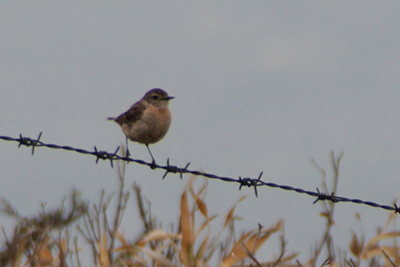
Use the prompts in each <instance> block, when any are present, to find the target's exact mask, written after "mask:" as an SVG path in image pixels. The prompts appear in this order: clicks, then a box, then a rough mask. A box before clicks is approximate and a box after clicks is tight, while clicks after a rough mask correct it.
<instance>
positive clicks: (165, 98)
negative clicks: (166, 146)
mask: <svg viewBox="0 0 400 267" xmlns="http://www.w3.org/2000/svg"><path fill="white" fill-rule="evenodd" d="M171 99H174V97H173V96H169V95H168V93H167V92H165V91H164V90H163V89H159V88H154V89H152V90H150V91H148V92H147V93H146V94H145V95H144V97H143V98H142V99H140V100H139V101H138V102H136V103H135V104H133V105H132V106H131V107H130V108H129V109H128V110H127V111H126V112H124V113H122V114H121V115H119V116H118V117H117V118H112V117H109V118H107V119H108V120H113V121H115V122H116V123H118V124H119V126H121V129H122V131H123V132H124V134H125V135H126V154H127V156H128V157H129V155H130V153H129V149H128V139H129V140H131V141H133V142H138V143H140V144H144V145H146V147H147V149H148V150H149V153H150V156H151V159H152V168H155V165H156V162H155V160H154V157H153V154H152V153H151V151H150V148H149V145H150V144H154V143H157V142H158V141H160V140H161V139H162V138H163V137H164V136H165V135H166V134H167V132H168V129H169V126H170V125H171V112H170V110H169V108H168V103H169V100H171Z"/></svg>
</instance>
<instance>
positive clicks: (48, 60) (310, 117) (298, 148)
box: [0, 1, 400, 259]
mask: <svg viewBox="0 0 400 267" xmlns="http://www.w3.org/2000/svg"><path fill="white" fill-rule="evenodd" d="M399 13H400V4H399V2H396V1H387V2H384V3H383V2H377V1H376V2H360V1H218V2H214V1H201V2H187V1H168V2H163V1H118V2H110V1H95V2H82V1H67V2H59V1H57V2H48V1H3V2H2V3H0V57H1V63H0V79H1V81H2V82H1V83H2V86H1V88H0V92H1V98H0V135H3V136H4V135H6V136H12V137H17V136H18V135H19V134H22V135H24V136H28V137H32V138H36V137H37V136H38V134H39V132H43V136H42V138H41V140H42V141H43V142H46V143H54V144H58V145H70V146H73V147H77V148H83V149H87V150H93V147H94V146H96V147H97V148H98V149H100V150H106V151H109V152H114V151H115V149H116V148H117V147H118V146H119V145H121V144H123V143H124V142H125V136H124V135H123V133H122V131H121V130H120V128H119V127H118V125H117V124H115V123H113V122H109V121H106V120H105V119H106V117H108V116H117V115H119V114H120V113H122V112H124V111H126V110H127V109H128V108H129V107H130V105H132V104H133V103H134V102H136V101H137V100H139V99H140V98H141V97H142V96H143V95H144V94H145V93H146V92H147V91H148V90H150V89H152V88H154V87H159V88H163V89H164V90H166V91H167V92H168V93H169V94H170V95H172V96H175V97H176V98H175V99H174V100H173V101H171V102H170V109H171V111H172V115H173V121H172V125H171V128H170V131H169V133H168V135H167V136H166V137H165V138H164V139H163V140H162V141H161V142H160V143H158V144H156V145H154V146H152V147H151V149H152V152H153V155H154V157H155V158H156V160H157V163H159V164H166V160H167V158H169V159H170V162H171V164H174V165H178V166H182V167H183V166H185V165H186V163H187V162H191V165H190V168H191V169H194V170H204V171H206V172H210V173H214V174H218V175H221V176H229V177H233V178H238V177H239V176H242V177H252V178H257V177H258V175H259V173H260V172H261V171H264V175H263V181H266V182H273V183H278V184H283V185H290V186H294V187H300V188H303V189H307V190H315V188H316V187H320V188H321V184H322V176H321V173H320V172H319V171H318V170H317V169H316V168H315V166H314V165H313V164H312V163H311V161H312V160H313V159H314V160H315V161H316V162H317V163H318V164H319V165H320V166H321V167H322V168H324V169H325V170H326V171H327V178H328V180H327V183H328V185H331V182H332V177H333V174H332V171H331V170H332V169H331V163H330V153H331V151H335V154H336V155H339V154H340V152H342V151H344V156H343V159H342V162H341V168H340V178H339V186H338V191H337V195H340V196H345V197H350V198H360V199H363V200H369V201H375V202H378V203H381V204H387V205H392V203H393V201H394V200H395V199H396V198H397V197H398V195H399V187H398V186H397V181H398V180H399V173H400V165H399V159H400V154H399V151H400V141H399V138H398V135H399V132H400V123H399V120H398V117H397V116H398V114H399V111H400V105H399V102H400V75H399V73H400V50H399V43H400V31H399V26H398V25H400V16H399ZM130 151H131V154H132V157H133V158H139V159H143V160H146V161H149V162H150V156H149V154H148V152H147V149H146V147H145V146H143V145H139V144H136V143H130ZM0 155H1V156H0V157H1V163H0V168H1V173H0V184H1V189H0V196H1V197H4V198H6V199H7V200H9V201H10V202H11V203H13V204H14V205H15V207H17V208H18V211H19V212H20V213H21V214H23V215H26V216H29V215H34V214H36V213H37V212H39V211H40V203H47V206H48V207H52V206H57V205H59V203H60V202H61V200H62V198H63V196H65V195H67V194H68V193H69V192H71V190H72V188H77V189H78V190H80V191H81V192H83V197H84V198H85V199H88V200H89V201H91V202H94V201H96V200H98V198H99V192H100V191H101V189H103V188H104V189H106V190H107V192H112V191H115V190H117V173H116V170H115V169H112V168H111V167H110V164H109V163H108V162H103V161H100V162H99V164H97V165H96V163H95V158H94V157H90V156H85V155H80V154H76V153H72V152H67V151H60V150H51V149H45V148H37V149H36V152H35V155H34V156H31V150H30V148H26V147H21V148H20V149H18V144H17V143H12V142H6V141H1V142H0ZM126 175H127V183H128V187H129V188H130V187H131V185H132V184H133V182H134V181H135V182H136V183H137V184H139V185H140V186H142V188H143V194H144V195H146V197H147V198H148V199H149V200H150V201H151V202H152V211H153V212H154V213H155V214H157V217H158V219H159V220H161V221H163V222H165V225H167V224H168V223H172V222H177V221H178V219H179V218H178V216H179V199H180V195H181V193H182V191H183V190H184V188H185V186H186V184H187V181H188V178H189V175H187V176H185V177H184V179H183V180H180V179H179V176H178V175H168V176H167V178H166V179H164V180H162V179H161V178H162V175H163V172H162V171H160V170H157V171H152V170H150V169H149V168H147V167H144V166H141V165H137V164H129V165H128V166H127V173H126ZM198 181H199V183H200V184H201V183H202V180H200V179H199V180H198ZM243 195H249V197H248V198H247V199H246V200H245V201H243V202H242V203H240V204H239V206H238V208H237V211H236V213H237V214H238V215H241V216H242V217H243V220H242V221H240V222H239V223H238V230H244V229H250V228H251V229H253V228H257V224H258V223H260V224H262V225H264V226H270V225H272V224H274V223H276V222H277V221H278V220H280V219H284V220H285V234H286V238H287V240H288V241H289V244H288V249H289V250H290V251H298V252H300V253H301V255H300V259H301V258H302V257H304V259H307V258H308V257H309V256H310V248H311V247H312V246H313V245H315V243H316V241H317V240H318V239H319V238H320V236H319V235H320V233H322V229H324V224H325V221H324V219H323V218H321V217H320V216H319V213H320V212H321V210H322V208H321V206H320V205H319V204H316V205H312V203H313V201H314V199H313V198H310V197H308V196H305V195H300V194H296V193H293V192H287V191H282V190H279V189H272V188H267V187H262V188H259V190H258V198H256V197H255V196H254V190H253V189H252V188H242V190H241V191H239V190H238V185H237V184H228V183H224V182H221V181H215V180H210V181H209V189H208V195H207V198H206V201H207V203H208V204H212V205H211V206H210V207H211V208H210V210H209V213H210V214H220V213H222V214H223V213H224V212H226V211H227V210H228V209H230V208H231V207H232V206H233V205H234V203H235V202H236V201H237V200H238V199H239V198H240V197H242V196H243ZM335 212H336V214H335V219H336V221H335V222H336V226H335V228H334V231H333V236H334V237H335V238H337V239H336V241H337V245H338V246H343V247H345V248H346V246H348V243H349V241H350V240H351V237H352V236H351V230H352V229H355V230H359V229H360V227H359V224H358V222H357V220H356V219H355V217H354V214H356V213H357V212H359V213H360V216H361V220H362V222H363V227H364V229H365V232H366V237H367V238H371V237H373V236H374V235H375V229H376V227H378V226H383V225H384V223H385V222H386V219H387V217H388V216H389V214H390V212H388V211H384V210H381V209H377V208H371V207H366V206H361V205H355V204H347V203H346V204H344V203H339V204H337V205H336V211H335ZM137 216H138V215H137V210H136V208H135V205H134V202H133V201H132V203H131V206H130V207H129V206H128V209H127V212H126V214H125V218H124V222H123V225H122V227H121V228H122V229H125V230H126V231H125V232H126V233H127V234H131V235H132V237H134V236H135V233H136V232H137V231H138V228H139V225H136V224H135V223H137ZM13 223H14V222H13V221H12V220H10V219H9V218H6V217H4V216H0V225H1V226H4V227H5V229H6V230H7V231H10V230H11V229H12V226H13ZM214 223H215V225H217V226H219V225H222V223H223V222H222V219H220V220H216V221H215V222H214ZM217 228H218V227H217ZM276 247H277V246H276V245H272V246H271V248H274V249H268V246H266V247H265V248H266V249H265V250H263V249H261V250H260V253H259V255H263V256H260V258H261V259H263V257H264V256H265V257H266V258H271V257H272V255H275V254H277V253H279V252H278V251H277V250H276V249H275V248H276Z"/></svg>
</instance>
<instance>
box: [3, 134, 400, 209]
mask: <svg viewBox="0 0 400 267" xmlns="http://www.w3.org/2000/svg"><path fill="white" fill-rule="evenodd" d="M41 137H42V133H40V134H39V136H38V138H37V139H32V138H30V137H23V136H22V134H20V135H19V138H13V137H9V136H0V139H2V140H5V141H14V142H18V143H19V144H18V148H20V147H21V146H27V147H30V146H31V147H32V155H33V154H34V152H35V148H37V147H48V148H51V149H62V150H68V151H74V152H77V153H81V154H86V155H93V156H95V157H96V164H97V163H98V162H99V160H100V159H102V160H109V161H110V164H111V167H112V168H113V167H114V165H113V161H114V160H122V161H126V162H135V163H138V164H141V165H147V166H148V167H149V168H151V169H153V168H154V167H155V168H154V169H162V170H165V173H164V175H163V177H162V179H164V178H165V177H166V176H167V175H168V174H169V173H174V174H175V173H179V175H180V178H181V179H182V175H183V174H185V173H190V174H193V175H198V176H204V177H206V178H209V179H217V180H221V181H224V182H230V183H238V184H239V190H241V189H242V187H254V193H255V195H256V197H258V191H257V187H260V186H268V187H272V188H280V189H283V190H287V191H294V192H297V193H300V194H307V195H309V196H312V197H316V198H317V199H316V200H315V201H314V202H313V203H314V204H315V203H317V202H318V201H325V200H327V201H332V202H333V203H339V202H350V203H355V204H362V205H367V206H371V207H375V208H381V209H385V210H390V211H394V212H395V213H400V207H399V206H397V204H393V206H388V205H380V204H378V203H375V202H371V201H364V200H361V199H350V198H346V197H340V196H336V195H335V192H332V193H331V194H326V193H323V192H320V191H319V189H318V188H317V189H316V192H314V191H307V190H304V189H301V188H295V187H291V186H287V185H278V184H274V183H267V182H264V181H262V180H261V177H262V175H263V172H261V173H260V174H259V176H258V178H250V177H245V178H242V177H241V176H239V178H238V179H234V178H230V177H223V176H218V175H215V174H211V173H206V172H200V171H194V170H189V169H188V167H189V165H190V162H189V163H187V164H186V166H185V167H184V168H180V167H178V166H175V165H170V161H169V159H168V160H167V165H166V166H161V165H158V164H156V165H155V166H154V164H153V163H149V162H145V161H143V160H141V159H133V158H130V157H121V156H119V155H117V152H118V151H119V147H118V148H117V149H116V150H115V152H114V153H109V152H107V151H102V150H97V147H94V151H87V150H84V149H80V148H73V147H70V146H60V145H55V144H46V143H43V142H42V141H40V138H41Z"/></svg>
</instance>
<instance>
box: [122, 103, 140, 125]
mask: <svg viewBox="0 0 400 267" xmlns="http://www.w3.org/2000/svg"><path fill="white" fill-rule="evenodd" d="M145 109H146V106H145V105H144V104H143V103H141V102H137V103H135V104H134V105H133V106H131V107H130V108H129V109H128V110H127V111H126V112H125V113H122V114H121V115H119V116H118V118H116V119H115V122H117V123H118V124H119V125H122V124H124V123H135V122H136V121H138V120H140V118H142V116H143V112H144V110H145Z"/></svg>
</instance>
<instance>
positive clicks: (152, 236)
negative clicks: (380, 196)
mask: <svg viewBox="0 0 400 267" xmlns="http://www.w3.org/2000/svg"><path fill="white" fill-rule="evenodd" d="M342 156H343V154H341V155H340V156H339V157H335V156H334V155H333V153H332V169H333V188H334V189H335V191H336V189H337V184H338V181H339V166H340V160H341V158H342ZM314 164H315V166H316V167H317V168H318V170H319V171H321V174H322V176H323V188H324V189H325V191H328V190H327V188H328V186H327V185H326V180H327V179H326V173H325V171H324V169H323V168H321V167H320V166H319V165H318V164H317V163H315V162H314ZM118 177H119V179H118V181H119V190H118V192H117V194H115V196H114V194H112V195H110V196H108V197H107V196H106V192H105V191H103V192H102V193H101V194H100V199H99V201H98V202H97V203H96V204H94V205H92V206H90V207H89V206H88V204H87V203H86V202H84V201H82V200H80V198H79V194H77V193H76V192H75V191H74V192H73V193H72V194H71V204H70V205H69V206H71V207H70V208H69V209H68V210H67V208H66V207H65V206H66V205H64V201H63V202H62V204H61V207H60V208H58V209H55V210H52V211H46V209H45V206H42V211H41V212H40V214H39V215H37V216H35V217H32V218H26V217H23V216H21V215H20V214H18V212H17V211H16V209H15V208H13V207H12V205H11V204H10V203H8V202H7V201H5V200H2V202H1V207H0V211H1V212H2V213H3V214H5V215H8V216H10V217H13V218H15V220H16V226H15V229H14V232H13V233H8V234H7V233H5V232H4V229H3V233H4V238H5V241H4V245H3V248H2V250H1V251H0V266H13V267H20V266H82V260H81V257H80V255H81V254H85V255H90V253H91V254H92V259H93V266H100V267H111V266H171V267H172V266H185V267H191V266H193V267H194V266H211V265H212V263H214V265H215V263H216V262H217V264H218V265H219V266H222V267H230V266H243V267H244V266H270V267H272V266H352V267H354V266H400V255H399V247H398V245H397V238H398V237H399V235H400V231H395V230H389V226H390V225H395V219H396V214H390V216H389V218H388V219H387V222H386V224H385V226H384V227H382V228H379V229H378V232H377V235H376V236H375V237H374V238H372V239H371V240H365V237H364V234H363V231H361V232H362V234H361V235H357V234H356V233H355V231H353V232H352V233H350V234H351V235H352V237H353V238H352V240H351V242H350V244H349V245H348V248H345V249H339V248H335V246H334V239H333V236H332V235H331V230H332V228H333V227H335V223H334V208H335V205H334V203H330V202H323V204H322V207H323V211H322V212H321V214H320V215H321V216H322V217H323V218H325V222H326V224H325V230H324V232H322V233H321V239H320V240H319V241H318V245H316V246H315V247H312V246H311V245H310V248H311V249H312V251H313V253H312V255H311V256H310V258H309V259H308V260H307V261H306V262H304V263H301V261H300V260H299V259H298V254H297V253H288V252H287V251H288V249H287V244H286V241H285V236H284V229H283V224H284V222H283V221H282V220H280V221H278V222H277V223H276V224H274V225H271V226H269V227H264V226H262V225H261V224H259V225H258V226H257V227H255V228H254V229H246V230H244V231H243V232H242V234H241V235H240V236H239V237H236V234H237V230H236V229H235V221H236V220H238V219H240V217H239V216H237V215H236V214H235V210H236V207H237V205H239V204H240V203H241V202H242V201H243V200H244V199H245V197H242V198H240V199H239V200H238V201H237V202H236V203H235V204H234V205H233V207H231V208H230V209H228V210H227V212H226V214H224V215H222V214H220V215H218V216H219V217H222V219H223V222H224V223H223V225H222V227H220V229H218V227H216V224H215V223H214V220H215V218H216V217H217V215H210V214H209V206H208V205H207V201H206V199H205V195H206V191H207V182H205V183H204V184H202V185H201V186H198V185H197V184H198V183H197V182H196V183H195V181H196V177H191V178H190V180H189V182H188V184H187V186H186V188H185V190H184V191H183V192H182V195H181V198H180V206H179V207H180V211H179V212H180V219H179V222H178V223H177V224H176V225H175V226H173V227H171V228H170V229H164V228H162V227H161V226H160V225H162V224H161V223H159V222H157V221H156V220H155V219H154V218H155V217H154V216H153V214H151V212H150V203H148V202H146V201H145V198H144V197H143V195H142V192H141V189H140V187H139V186H137V185H134V187H133V188H132V189H129V190H127V189H125V178H124V177H125V165H124V164H123V163H121V164H120V165H119V168H118ZM204 181H206V180H204ZM195 184H196V186H195ZM132 192H133V193H134V195H135V196H136V202H137V206H138V208H139V216H140V219H141V222H142V226H143V229H142V230H141V234H140V235H139V237H138V238H136V239H132V238H130V237H129V236H124V235H123V234H122V232H123V231H121V230H120V229H119V228H120V225H121V221H122V219H123V215H124V212H125V209H126V205H127V203H128V201H129V200H130V195H131V193H132ZM112 199H114V200H113V201H112ZM114 202H115V206H113V207H112V208H113V209H112V210H113V211H114V212H113V215H112V216H110V215H109V214H110V212H107V211H108V210H109V209H110V206H111V203H114ZM356 218H357V220H358V221H359V222H360V228H361V229H362V224H361V219H360V216H359V215H358V214H356ZM78 219H79V222H77V221H78ZM75 227H76V228H75ZM274 235H275V236H277V237H278V238H279V240H280V243H277V242H276V241H273V243H272V244H276V246H277V247H278V249H279V251H280V252H279V254H278V255H276V256H275V257H273V258H271V259H270V260H268V261H266V262H261V261H259V260H258V258H257V252H259V251H260V250H261V249H262V247H263V244H265V243H266V242H268V241H269V240H270V237H271V236H274ZM8 236H11V238H8ZM82 240H84V241H85V242H84V243H87V244H89V246H86V245H84V246H83V247H81V246H80V245H79V243H82ZM382 241H385V242H384V243H385V245H382V243H383V242H382ZM388 242H391V245H386V244H387V243H388ZM317 262H320V263H319V265H317Z"/></svg>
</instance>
